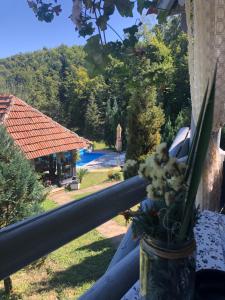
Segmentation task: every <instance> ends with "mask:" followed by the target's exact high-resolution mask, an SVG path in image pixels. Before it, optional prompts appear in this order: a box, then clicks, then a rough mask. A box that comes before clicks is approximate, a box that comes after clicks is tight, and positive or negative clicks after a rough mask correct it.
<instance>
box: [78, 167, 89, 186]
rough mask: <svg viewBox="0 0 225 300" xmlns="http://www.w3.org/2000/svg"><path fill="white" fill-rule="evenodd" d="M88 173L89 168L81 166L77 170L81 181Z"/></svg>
mask: <svg viewBox="0 0 225 300" xmlns="http://www.w3.org/2000/svg"><path fill="white" fill-rule="evenodd" d="M88 173H89V172H88V170H87V169H82V168H80V169H78V170H77V177H78V179H79V182H80V183H81V182H82V180H83V178H84V176H85V175H87V174H88Z"/></svg>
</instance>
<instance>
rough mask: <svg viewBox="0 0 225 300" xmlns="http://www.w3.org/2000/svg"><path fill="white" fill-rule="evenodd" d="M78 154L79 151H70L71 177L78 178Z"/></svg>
mask: <svg viewBox="0 0 225 300" xmlns="http://www.w3.org/2000/svg"><path fill="white" fill-rule="evenodd" d="M76 153H77V150H72V151H70V154H71V176H72V177H76V173H77V172H76Z"/></svg>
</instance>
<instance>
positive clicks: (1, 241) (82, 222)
mask: <svg viewBox="0 0 225 300" xmlns="http://www.w3.org/2000/svg"><path fill="white" fill-rule="evenodd" d="M146 185H147V182H146V181H145V180H144V179H142V178H140V177H138V176H136V177H133V178H131V179H128V180H126V181H124V182H121V183H119V184H117V185H114V186H112V187H109V188H107V189H104V190H102V191H100V192H97V193H95V194H92V195H90V196H87V197H84V198H82V199H80V200H78V201H72V202H70V203H68V204H65V205H63V206H60V207H59V208H57V209H54V210H52V211H49V212H47V213H44V214H41V215H38V216H36V217H33V218H29V219H26V220H24V221H21V222H18V223H16V224H13V225H11V226H8V227H5V228H3V229H2V230H0V280H1V279H4V278H6V277H7V276H9V275H10V274H12V273H14V272H16V271H18V270H19V269H21V268H23V267H25V266H26V265H28V264H30V263H31V262H33V261H35V260H37V259H39V258H41V257H42V256H44V255H46V254H48V253H50V252H52V251H54V250H56V249H57V248H59V247H61V246H63V245H65V244H66V243H68V242H70V241H71V240H73V239H75V238H78V237H79V236H81V235H83V234H85V233H87V232H88V231H90V230H92V229H94V228H96V227H97V226H99V225H101V224H103V223H105V222H106V221H108V220H110V219H112V218H113V217H115V216H116V215H117V214H118V213H120V212H122V211H124V210H126V209H129V208H131V207H132V206H134V205H135V204H137V203H140V202H141V201H142V200H143V199H144V198H145V196H146V192H145V187H146Z"/></svg>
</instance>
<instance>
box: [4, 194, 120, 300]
mask: <svg viewBox="0 0 225 300" xmlns="http://www.w3.org/2000/svg"><path fill="white" fill-rule="evenodd" d="M86 195H87V194H83V195H79V197H77V198H76V199H78V198H82V197H84V196H86ZM42 207H43V208H44V209H45V210H46V211H47V210H49V209H53V208H55V207H57V205H56V204H55V203H54V202H53V201H52V200H50V199H47V200H45V201H44V202H43V203H42ZM114 252H115V249H113V248H112V244H111V242H110V240H109V239H104V238H103V237H102V236H101V235H100V234H99V233H98V232H97V231H95V230H93V231H91V232H89V233H87V234H85V235H83V236H82V237H80V238H78V239H76V240H74V241H72V242H70V243H68V244H67V245H65V246H63V247H61V248H60V249H58V250H57V251H55V252H53V253H51V254H49V255H48V256H47V258H46V260H45V261H44V263H43V264H42V265H41V267H39V268H31V267H29V268H26V269H24V270H21V271H19V272H17V273H16V274H14V275H12V280H13V287H14V294H13V295H12V297H10V298H6V297H4V296H3V282H0V299H2V300H3V299H18V300H19V299H24V300H27V299H32V300H33V299H35V300H46V299H48V300H51V299H52V300H56V299H57V300H70V299H78V297H79V296H80V295H81V294H83V293H84V292H85V291H86V290H87V289H88V288H89V287H90V286H91V285H92V284H93V283H94V282H95V281H96V280H97V279H98V278H99V277H100V276H101V275H102V274H104V272H105V270H106V268H107V266H108V264H109V262H110V260H111V258H112V256H113V254H114Z"/></svg>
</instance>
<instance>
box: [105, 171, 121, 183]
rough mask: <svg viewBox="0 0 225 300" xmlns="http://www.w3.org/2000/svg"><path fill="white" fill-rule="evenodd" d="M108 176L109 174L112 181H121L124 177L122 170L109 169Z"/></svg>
mask: <svg viewBox="0 0 225 300" xmlns="http://www.w3.org/2000/svg"><path fill="white" fill-rule="evenodd" d="M107 176H108V180H110V181H114V180H115V181H119V180H121V179H122V178H121V174H120V172H112V171H109V172H108V174H107Z"/></svg>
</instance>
